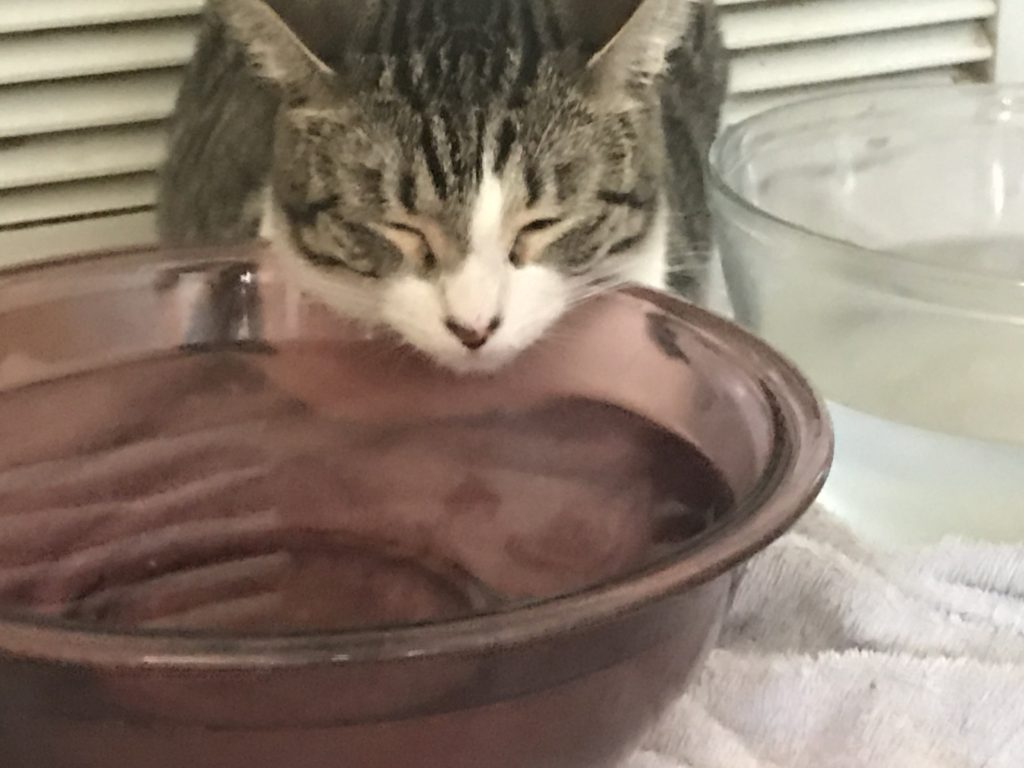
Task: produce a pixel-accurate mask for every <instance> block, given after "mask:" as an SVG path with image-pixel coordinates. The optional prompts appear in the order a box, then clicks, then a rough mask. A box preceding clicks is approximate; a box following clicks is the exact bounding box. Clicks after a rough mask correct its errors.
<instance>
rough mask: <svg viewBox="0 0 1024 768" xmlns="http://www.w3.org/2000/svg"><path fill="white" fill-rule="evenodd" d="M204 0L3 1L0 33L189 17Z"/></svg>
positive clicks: (198, 8) (0, 1) (198, 9)
mask: <svg viewBox="0 0 1024 768" xmlns="http://www.w3.org/2000/svg"><path fill="white" fill-rule="evenodd" d="M203 1H204V0H142V2H131V1H130V0H0V34H7V33H11V32H37V31H40V30H46V29H66V28H73V27H84V26H88V25H92V24H112V23H117V22H125V21H145V20H149V19H161V18H172V17H175V16H190V15H194V14H196V13H198V12H199V11H200V10H201V9H202V7H203Z"/></svg>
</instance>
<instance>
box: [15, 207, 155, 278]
mask: <svg viewBox="0 0 1024 768" xmlns="http://www.w3.org/2000/svg"><path fill="white" fill-rule="evenodd" d="M156 239H157V235H156V216H155V214H153V213H152V212H151V211H147V212H143V213H131V214H120V215H114V216H100V217H97V218H94V219H84V220H82V221H73V222H65V223H62V224H50V225H46V226H43V227H31V228H28V229H12V230H6V231H4V230H0V267H7V266H14V265H16V264H29V263H33V262H40V261H45V260H47V259H52V258H58V257H61V256H67V255H68V254H73V253H88V252H90V251H113V250H120V249H123V248H133V247H135V246H143V247H144V246H148V245H152V244H153V243H155V242H156Z"/></svg>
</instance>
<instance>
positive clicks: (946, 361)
mask: <svg viewBox="0 0 1024 768" xmlns="http://www.w3.org/2000/svg"><path fill="white" fill-rule="evenodd" d="M713 165H714V172H713V177H714V183H713V185H712V187H713V190H712V207H713V211H714V218H715V222H716V232H717V236H718V240H719V243H720V246H721V253H722V261H723V265H724V268H725V272H726V276H727V282H728V286H729V292H730V296H731V298H732V300H733V304H734V306H735V309H736V314H737V317H738V318H739V319H740V320H741V321H742V322H743V323H744V324H745V325H747V326H748V327H750V328H752V329H754V330H756V331H757V332H758V334H759V335H761V336H762V337H763V338H765V339H767V340H768V341H769V342H771V343H772V344H773V345H775V346H776V347H777V348H778V349H780V350H781V351H782V352H784V353H785V354H787V355H788V356H790V357H791V358H792V359H793V360H795V361H796V362H797V364H798V365H800V366H801V368H802V369H803V370H804V371H805V372H806V373H807V374H808V376H809V377H810V378H811V380H812V381H813V382H814V384H815V385H816V386H817V387H818V388H819V389H820V391H821V392H822V394H823V395H824V396H825V397H826V398H827V399H828V401H829V404H830V406H831V413H832V416H833V421H834V424H835V426H836V433H837V441H838V451H837V460H836V465H835V471H834V472H833V473H832V475H831V479H830V482H829V484H828V486H827V487H826V489H825V491H824V494H823V496H822V500H823V503H824V504H826V505H827V506H829V507H830V508H831V509H832V510H834V511H836V512H837V513H839V514H841V515H843V516H845V517H846V518H847V519H848V520H851V521H853V522H854V523H855V524H856V525H857V527H858V528H859V529H860V531H861V533H864V534H866V535H868V536H870V537H872V538H876V539H878V540H879V541H881V542H883V543H886V544H890V543H892V542H894V541H900V542H908V543H919V542H926V541H934V540H938V539H940V538H942V537H943V536H946V535H964V536H971V537H980V538H987V539H998V540H1011V541H1018V540H1020V538H1021V537H1022V536H1024V525H1022V520H1021V516H1020V514H1019V509H1020V503H1019V490H1018V488H1017V485H1018V481H1017V478H1019V477H1020V476H1021V473H1022V471H1024V410H1022V409H1021V408H1020V407H1019V401H1020V393H1021V391H1024V367H1022V366H1021V365H1020V357H1021V356H1020V350H1021V349H1024V88H1022V87H1021V86H991V85H986V86H971V87H966V86H964V87H942V88H899V89H873V90H866V91H863V92H858V93H849V94H846V95H842V96H834V97H828V98H824V99H819V100H814V101H808V102H805V103H803V104H799V105H794V106H790V107H785V108H781V109H778V110H775V111H772V112H769V113H765V114H763V115H761V116H758V117H755V118H752V119H751V120H749V121H747V122H745V123H742V124H739V125H737V126H735V127H733V128H731V129H730V130H729V131H727V132H726V134H725V135H724V136H723V137H722V138H721V139H720V141H719V142H718V144H717V145H716V147H715V150H714V152H713Z"/></svg>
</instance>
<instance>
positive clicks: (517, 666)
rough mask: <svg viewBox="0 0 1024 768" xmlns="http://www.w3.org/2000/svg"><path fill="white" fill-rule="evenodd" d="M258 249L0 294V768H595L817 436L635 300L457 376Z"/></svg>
mask: <svg viewBox="0 0 1024 768" xmlns="http://www.w3.org/2000/svg"><path fill="white" fill-rule="evenodd" d="M272 262H273V260H272V258H270V257H269V256H268V255H267V254H266V253H265V252H263V251H261V250H259V249H256V248H248V249H238V250H220V251H209V252H195V253H179V254H161V253H140V254H123V255H112V256H104V257H89V258H82V259H78V260H74V261H70V262H68V263H64V264H59V265H52V266H46V267H42V268H36V269H27V270H23V271H20V272H8V273H6V274H4V276H3V279H2V280H0V436H2V439H0V765H3V766H4V768H71V767H72V766H74V768H122V767H123V766H147V768H182V766H190V768H261V767H263V766H265V767H266V768H281V766H289V768H328V767H330V768H334V767H335V766H339V765H344V766H352V767H353V768H360V767H361V766H366V767H372V768H399V767H402V768H404V767H405V766H408V765H416V766H420V767H422V768H441V767H442V766H443V768H479V766H488V768H545V767H549V768H603V767H604V766H612V765H614V764H615V763H616V761H618V760H619V759H620V758H621V757H622V756H623V755H625V754H626V753H627V752H628V751H629V750H630V749H631V748H632V747H633V746H634V745H635V744H636V742H637V740H638V739H639V738H640V737H641V735H642V734H643V733H644V731H645V729H646V728H648V727H649V726H650V725H651V724H652V723H653V722H654V720H655V719H656V718H657V716H658V715H659V713H660V712H661V711H662V710H663V708H664V707H665V706H666V705H667V704H668V703H669V702H670V701H671V700H672V699H673V698H674V697H677V696H678V695H679V694H680V692H681V691H682V689H683V687H684V685H685V684H686V681H687V680H688V678H689V676H690V675H691V673H692V672H693V670H694V668H695V667H696V666H697V665H698V664H699V662H700V660H701V658H702V656H703V654H704V653H705V652H706V651H707V649H708V648H709V645H710V644H711V643H712V642H713V641H714V640H715V638H716V636H717V633H718V629H719V626H720V623H721V620H722V616H723V612H724V611H725V610H726V607H727V603H728V600H729V594H730V589H731V587H732V586H733V583H734V579H735V578H736V573H737V568H738V567H739V566H740V565H741V564H742V563H743V562H744V561H745V560H746V559H747V558H749V557H750V556H751V555H753V554H754V553H755V552H757V551H758V550H760V549H761V548H763V547H765V546H766V545H767V544H768V543H769V542H770V541H771V540H772V539H774V538H775V537H776V536H778V535H780V534H781V533H782V532H783V531H784V530H785V529H786V528H787V527H788V526H789V525H790V524H791V523H793V522H794V521H795V520H796V519H797V518H798V516H799V515H800V514H801V513H802V512H803V511H804V510H805V509H806V508H807V507H808V505H809V504H810V503H811V501H812V499H813V498H814V497H815V496H816V494H817V492H818V491H819V489H820V486H821V484H822V481H823V478H824V475H825V472H826V468H827V465H828V462H829V459H830V453H831V434H830V430H829V425H828V421H827V419H826V418H825V417H824V416H823V411H822V410H821V408H820V407H819V402H818V400H817V399H816V398H815V396H814V395H813V394H812V392H811V391H810V389H809V388H808V386H807V384H806V383H805V381H804V380H803V379H802V378H801V377H800V375H799V374H798V373H796V372H795V371H794V370H793V368H791V367H790V366H789V365H788V364H787V363H786V362H784V361H783V360H781V359H780V358H779V357H778V356H777V355H776V354H775V353H774V352H773V351H771V350H770V349H769V348H768V347H767V346H766V345H764V344H762V343H761V342H759V341H756V340H755V339H754V338H753V337H751V336H749V335H748V334H746V333H745V332H743V331H741V330H740V329H738V328H737V327H735V326H732V325H730V324H728V323H725V322H723V321H720V320H717V319H715V318H713V317H712V316H710V315H708V314H706V313H704V312H701V311H699V310H697V309H694V308H692V307H689V306H686V305H684V304H683V303H681V302H679V301H677V300H674V299H672V298H669V297H666V296H663V295H661V294H658V293H653V292H648V291H642V290H635V291H630V292H622V293H617V294H613V295H609V296H608V297H606V298H604V299H603V300H599V301H595V302H593V303H590V304H587V305H586V306H584V307H581V308H579V309H578V310H576V311H575V312H574V313H573V314H572V315H571V316H570V317H569V318H567V319H566V321H565V322H564V323H563V324H562V325H561V326H559V327H558V328H556V329H555V330H554V331H553V332H552V333H551V334H550V335H549V336H548V337H547V340H546V341H545V342H544V343H542V344H540V345H538V346H537V347H536V348H535V349H533V350H531V351H530V352H528V353H526V354H525V355H524V356H522V357H521V358H520V359H519V360H517V361H516V363H514V364H513V365H512V366H511V368H510V369H508V370H506V371H503V372H502V373H501V374H500V375H496V376H488V377H475V378H458V377H455V376H453V375H451V374H448V373H445V372H443V371H441V370H438V369H436V368H434V367H433V366H431V365H430V364H429V363H428V362H426V361H424V360H422V359H420V358H419V357H418V356H417V355H415V354H413V353H408V352H405V351H403V350H402V349H401V348H399V347H397V346H395V345H394V344H393V343H392V342H391V341H390V340H389V339H387V338H377V337H374V336H372V335H369V334H367V333H366V332H365V331H363V330H361V329H359V328H357V327H355V326H353V325H351V324H349V323H347V322H345V321H343V320H341V319H340V318H338V317H337V316H335V315H333V314H331V313H330V312H327V311H325V310H324V309H322V308H320V307H319V306H317V305H316V304H314V303H312V302H309V301H307V300H306V299H305V298H303V296H302V295H300V294H299V293H297V292H295V291H294V290H292V289H290V288H289V287H287V286H286V285H284V284H282V283H281V282H280V281H278V280H277V279H276V277H275V274H274V269H273V264H272Z"/></svg>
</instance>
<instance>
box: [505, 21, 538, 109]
mask: <svg viewBox="0 0 1024 768" xmlns="http://www.w3.org/2000/svg"><path fill="white" fill-rule="evenodd" d="M519 37H520V50H519V52H520V56H521V61H520V62H519V73H518V74H517V75H516V79H515V84H514V85H513V86H512V92H511V93H510V94H509V105H510V106H511V107H513V108H514V109H518V108H519V107H521V106H522V105H523V101H524V99H525V97H526V89H527V88H529V86H531V85H532V84H533V83H534V82H535V81H536V79H537V71H538V68H539V67H540V57H541V45H542V41H541V39H540V35H539V34H538V33H537V17H536V16H535V15H534V13H533V6H531V5H530V3H529V2H522V3H520V6H519Z"/></svg>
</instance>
